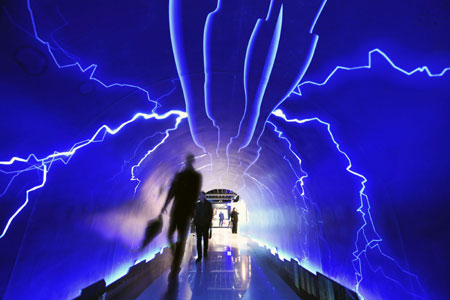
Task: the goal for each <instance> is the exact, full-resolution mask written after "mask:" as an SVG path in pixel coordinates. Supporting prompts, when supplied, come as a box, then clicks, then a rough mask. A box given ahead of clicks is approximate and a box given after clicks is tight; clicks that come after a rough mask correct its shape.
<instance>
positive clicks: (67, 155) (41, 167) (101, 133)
mask: <svg viewBox="0 0 450 300" xmlns="http://www.w3.org/2000/svg"><path fill="white" fill-rule="evenodd" d="M27 7H28V11H29V14H30V18H31V23H32V27H33V33H34V34H33V35H34V38H35V39H36V40H37V41H38V42H40V43H41V44H43V45H44V46H46V48H47V50H48V52H49V54H50V56H51V57H52V59H53V61H54V62H55V64H56V66H57V67H58V68H60V69H64V68H70V67H77V68H78V69H79V70H80V71H81V72H82V73H85V72H87V71H89V70H91V71H90V74H89V79H90V80H92V81H95V82H97V83H99V84H100V85H102V86H103V87H105V88H111V87H115V86H120V87H130V88H134V89H137V90H139V91H141V92H143V93H144V94H145V95H146V98H147V100H148V101H150V102H153V103H155V107H154V109H153V110H152V113H150V114H148V113H137V114H135V115H134V116H133V117H132V118H131V119H130V120H128V121H125V122H123V123H122V124H121V125H119V126H118V127H116V128H115V129H111V128H110V127H109V126H107V125H103V126H101V127H100V128H99V129H98V130H97V131H96V132H95V133H94V135H93V136H92V137H91V138H89V139H87V140H84V141H81V142H78V143H76V144H74V145H73V146H72V148H71V149H70V150H68V151H64V152H58V151H55V152H54V153H53V154H50V155H48V156H46V157H44V158H38V157H37V156H36V155H35V154H30V155H29V156H28V157H26V158H21V157H13V158H11V159H10V160H7V161H0V165H4V166H12V165H13V164H15V163H25V164H31V166H29V167H27V168H24V169H19V170H15V171H13V172H11V171H5V170H0V172H2V173H5V174H14V176H13V177H12V178H11V179H10V181H9V182H8V184H7V186H6V188H5V189H4V191H3V192H2V194H0V197H2V196H3V195H4V194H5V193H6V192H7V190H8V189H9V187H10V186H11V184H12V182H13V181H14V179H16V178H17V177H18V176H19V175H20V174H22V173H24V172H28V171H31V170H38V171H40V172H41V173H42V183H41V184H39V185H36V186H34V187H32V188H30V189H28V190H27V191H26V197H25V202H24V203H23V204H22V205H21V206H20V207H19V208H18V209H17V210H16V211H15V213H14V214H13V215H12V216H11V217H10V218H9V220H8V222H7V223H6V225H5V227H4V229H3V232H2V234H1V235H0V239H1V238H3V237H4V236H5V234H6V232H7V231H8V229H9V227H10V225H11V223H12V221H13V220H14V218H15V217H16V216H17V215H18V214H19V213H20V212H21V211H22V210H23V209H24V208H25V206H26V205H27V204H28V202H29V194H30V193H31V192H33V191H36V190H38V189H40V188H42V187H44V186H45V183H46V181H47V174H48V172H49V171H50V169H51V166H52V164H53V162H55V161H61V162H63V163H64V164H68V163H69V161H70V159H71V158H72V156H73V155H74V154H75V153H76V152H77V151H78V150H79V149H81V148H84V147H86V146H88V145H89V144H91V143H96V142H102V141H103V140H104V138H105V136H106V134H109V135H115V134H116V133H118V132H120V131H121V129H123V128H124V127H125V126H126V125H128V124H130V123H133V122H134V121H136V120H137V119H140V118H143V119H145V120H147V119H155V120H162V119H166V118H168V117H170V116H172V115H177V118H176V122H175V126H174V127H173V128H170V129H168V130H166V132H165V136H164V138H163V139H162V140H161V141H160V142H159V143H158V144H157V145H156V146H154V147H153V148H152V149H151V150H149V151H148V152H147V153H146V155H145V156H144V157H143V158H142V159H141V160H140V161H139V163H138V165H136V166H133V168H132V172H131V175H132V176H131V180H135V181H138V185H137V186H136V189H137V187H138V186H139V182H140V181H139V179H138V178H137V177H136V176H135V174H134V170H135V168H136V167H138V166H140V164H141V163H142V162H143V160H144V159H145V158H147V157H148V156H149V155H150V154H151V153H152V152H153V151H155V150H156V149H157V148H158V147H159V146H160V145H162V144H163V143H164V142H165V141H166V139H167V138H168V137H169V134H170V132H171V131H174V130H176V129H177V128H178V126H179V124H180V122H181V121H182V120H183V119H184V118H187V114H186V112H183V111H180V110H171V111H169V112H166V113H164V114H157V113H155V109H156V108H157V107H158V106H160V104H159V103H158V101H157V100H159V99H161V98H163V97H166V96H167V95H169V94H171V93H172V92H173V91H174V90H175V85H174V87H173V88H172V90H171V91H169V92H168V93H167V94H164V95H162V96H161V97H160V98H159V99H157V100H153V99H151V98H150V93H149V92H148V91H147V90H145V89H144V88H142V87H139V86H137V85H133V84H128V83H112V84H106V83H104V82H102V81H101V80H100V79H98V78H96V77H94V74H95V71H96V70H97V67H98V65H97V64H91V65H89V66H88V67H86V68H83V67H82V66H81V64H80V63H79V62H78V61H77V60H76V56H74V55H72V54H70V53H68V52H67V51H65V50H64V49H63V48H62V47H61V46H60V45H59V44H58V43H56V42H55V41H54V42H55V44H56V45H57V48H54V47H53V46H52V45H51V44H50V43H49V42H47V41H44V40H43V39H41V38H40V37H39V35H38V30H37V26H36V22H35V18H34V13H33V10H32V9H31V2H30V0H27ZM5 11H6V9H5ZM6 13H7V11H6ZM58 14H59V15H60V16H61V18H62V19H63V21H64V24H63V25H61V26H60V27H58V28H57V29H55V30H54V31H53V32H52V33H51V37H52V39H53V36H54V33H55V32H57V31H58V30H60V29H61V28H63V27H64V26H66V25H67V24H68V23H67V20H66V19H65V18H64V17H63V16H62V14H61V12H60V11H59V10H58ZM7 16H8V18H9V19H10V20H11V22H12V23H13V24H14V25H16V26H18V25H17V24H16V23H14V22H13V21H12V18H11V17H10V16H9V14H8V13H7ZM18 27H19V28H20V29H22V30H23V31H25V32H27V31H26V30H25V29H23V28H22V27H20V26H18ZM55 50H60V51H62V52H63V53H64V54H65V55H66V56H67V57H68V58H70V59H72V60H75V62H74V63H70V64H61V63H60V62H59V61H58V60H57V58H56V56H55V54H54V51H55ZM172 83H173V81H172ZM136 189H135V191H136Z"/></svg>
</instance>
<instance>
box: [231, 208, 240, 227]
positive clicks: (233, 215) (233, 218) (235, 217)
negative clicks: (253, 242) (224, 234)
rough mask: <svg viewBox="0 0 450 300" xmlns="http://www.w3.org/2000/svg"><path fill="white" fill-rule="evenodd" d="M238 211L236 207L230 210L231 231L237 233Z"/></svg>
mask: <svg viewBox="0 0 450 300" xmlns="http://www.w3.org/2000/svg"><path fill="white" fill-rule="evenodd" d="M238 216H239V213H238V212H237V210H236V207H233V211H232V212H231V224H232V228H231V232H232V233H237V227H238V220H239V217H238Z"/></svg>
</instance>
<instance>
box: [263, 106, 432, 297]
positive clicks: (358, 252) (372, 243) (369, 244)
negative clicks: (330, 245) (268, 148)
mask: <svg viewBox="0 0 450 300" xmlns="http://www.w3.org/2000/svg"><path fill="white" fill-rule="evenodd" d="M272 114H273V115H274V116H276V117H279V118H281V119H283V120H284V121H285V122H289V123H296V124H305V123H308V122H317V123H319V124H322V125H325V126H326V128H327V130H328V134H329V136H330V138H331V140H332V142H333V143H334V145H335V146H336V149H337V150H338V152H339V153H341V154H342V155H343V156H344V157H345V158H346V160H347V162H348V166H347V167H346V170H347V172H349V173H350V174H352V175H354V176H357V177H358V178H360V179H361V189H360V190H359V194H360V201H361V202H360V204H361V205H360V207H359V208H358V209H357V212H359V213H360V214H361V216H362V219H363V221H364V224H363V225H362V226H361V228H360V229H359V230H358V231H357V233H356V241H355V251H354V252H353V253H352V254H353V256H354V259H353V267H354V269H355V276H356V280H357V283H356V286H355V289H356V291H357V292H359V285H360V283H361V282H362V280H363V274H362V266H361V256H362V255H366V253H367V251H368V250H369V249H371V250H372V249H375V248H376V249H377V250H378V251H379V252H380V254H381V255H382V256H383V257H385V258H386V259H388V260H390V261H392V262H393V263H394V264H395V265H396V266H397V267H398V268H399V269H400V270H401V271H402V272H403V273H404V274H407V275H409V276H412V277H414V278H415V280H416V281H417V283H418V285H419V286H420V288H421V289H422V292H423V293H424V289H423V286H422V285H421V283H420V281H419V278H418V276H417V275H415V274H413V273H411V272H408V271H406V270H404V269H403V268H402V267H401V266H400V264H399V263H398V262H397V261H396V260H395V259H394V258H392V257H390V256H389V255H387V254H385V253H383V251H382V250H381V247H380V243H381V242H382V241H383V239H382V238H381V237H380V235H379V234H378V232H377V231H376V229H375V225H374V223H373V220H372V216H371V214H370V208H371V206H370V203H369V197H368V196H367V194H365V193H364V191H365V189H366V183H367V179H366V177H364V175H362V174H360V173H358V172H355V171H354V170H353V169H352V168H353V165H352V161H351V159H350V157H349V156H348V154H347V153H346V152H344V151H343V150H342V149H341V146H340V144H339V143H338V142H337V141H336V139H335V138H334V135H333V133H332V132H331V124H330V123H327V122H325V121H322V120H321V119H319V118H308V119H302V120H299V119H289V118H288V117H287V116H286V114H285V113H284V112H283V111H282V110H281V109H277V110H275V111H274V112H273V113H272ZM365 204H366V205H367V208H366V212H364V211H363V209H364V208H365ZM366 217H367V218H366ZM368 226H369V227H368ZM367 227H368V228H367ZM366 229H368V230H369V231H371V235H375V237H374V238H372V239H369V238H368V237H367V235H366ZM360 235H362V236H363V240H365V241H366V245H365V247H364V248H363V249H360V247H359V243H360ZM371 268H372V270H374V271H377V270H381V271H382V267H381V266H380V267H378V268H376V269H374V268H373V267H372V266H371ZM383 274H384V273H383ZM385 277H386V278H387V279H390V280H392V281H394V282H395V283H397V284H399V285H400V286H401V287H402V288H403V289H404V290H405V291H406V292H407V293H409V294H411V295H413V296H416V297H419V298H424V297H423V296H421V295H417V294H413V293H411V292H410V291H409V290H408V289H406V288H404V287H403V286H402V285H401V284H400V282H399V281H397V280H395V279H393V278H391V277H388V276H385Z"/></svg>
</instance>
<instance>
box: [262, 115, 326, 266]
mask: <svg viewBox="0 0 450 300" xmlns="http://www.w3.org/2000/svg"><path fill="white" fill-rule="evenodd" d="M267 124H270V125H272V127H273V130H274V132H275V133H276V134H277V135H278V138H279V139H281V140H283V141H285V143H286V144H287V145H288V149H289V152H290V153H291V154H292V155H293V156H294V157H295V159H296V160H297V163H298V166H299V168H300V172H301V173H302V174H303V175H302V176H299V175H298V174H297V171H296V170H295V168H294V166H293V165H292V163H291V161H290V160H289V159H288V158H287V157H286V155H284V156H283V159H284V160H285V161H286V162H287V163H288V165H289V167H290V168H291V170H292V173H293V174H294V175H295V177H296V178H297V181H296V182H295V183H294V186H293V188H292V195H293V196H294V199H295V206H296V208H297V212H298V211H299V207H300V208H301V210H302V215H299V214H298V213H297V216H298V217H299V219H300V220H301V219H303V220H304V222H305V223H306V224H308V221H307V219H306V218H305V216H304V214H305V213H307V212H308V211H309V209H308V205H307V204H306V200H309V202H311V204H312V205H313V206H314V208H316V213H317V215H318V216H317V219H318V223H319V224H322V223H323V220H322V217H321V214H320V210H319V209H318V206H317V204H316V203H314V202H313V201H312V200H311V199H309V198H308V197H307V196H306V194H305V182H304V180H305V179H306V178H308V173H307V172H306V171H305V170H304V169H303V167H302V160H301V158H300V155H298V154H297V153H296V152H295V151H294V150H293V149H292V143H291V142H290V141H289V139H288V138H287V137H286V136H285V135H284V133H283V132H282V131H281V130H279V129H278V127H277V126H276V125H275V124H274V123H272V122H270V121H267ZM298 186H300V189H301V191H298ZM295 191H297V192H298V193H299V194H300V197H301V198H302V200H303V207H301V206H299V204H298V200H297V196H296V195H295V194H296V193H295ZM299 226H300V224H299ZM307 238H308V237H307V236H306V235H305V242H304V243H305V245H307ZM319 238H320V239H321V240H322V241H323V242H324V245H325V246H326V247H327V251H328V255H329V256H330V255H331V251H330V249H329V247H328V243H327V242H326V240H325V238H324V236H323V232H322V228H321V227H319ZM308 259H309V255H308V254H307V253H306V252H305V253H304V257H303V258H302V264H307V261H308Z"/></svg>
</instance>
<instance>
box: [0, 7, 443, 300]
mask: <svg viewBox="0 0 450 300" xmlns="http://www.w3.org/2000/svg"><path fill="white" fill-rule="evenodd" d="M154 2H155V3H147V2H145V1H119V2H117V3H115V4H114V5H111V4H110V3H109V4H107V3H104V2H101V1H77V2H72V3H67V2H62V1H52V2H48V3H47V2H46V3H43V2H39V1H32V0H28V1H5V2H4V3H3V4H2V9H1V17H0V22H1V23H0V25H1V27H0V28H1V29H0V30H1V32H2V33H3V37H2V40H3V41H4V43H3V45H4V46H3V47H2V48H1V49H0V51H1V55H0V60H1V66H2V68H1V69H0V74H1V80H0V84H1V88H0V97H1V99H2V100H1V107H2V109H1V112H2V118H1V120H0V139H1V141H2V143H1V145H2V146H1V147H0V203H2V206H1V208H2V209H1V210H0V249H2V250H1V254H2V255H1V264H0V265H1V266H2V268H1V272H0V296H2V297H3V298H5V299H28V298H31V297H32V298H33V299H62V298H70V297H74V296H76V295H77V294H78V292H79V290H80V289H81V288H83V287H85V286H87V285H89V284H91V283H93V282H95V281H97V280H99V279H101V278H106V279H107V281H112V280H114V279H116V278H117V277H119V276H121V275H122V274H123V273H124V272H126V270H127V268H128V267H129V266H131V265H133V264H134V263H135V262H136V261H140V260H142V259H150V258H151V257H152V256H153V255H154V253H156V252H157V251H159V249H161V247H163V246H164V245H165V243H166V242H167V241H166V239H165V236H164V235H161V236H160V237H158V238H157V239H156V240H155V241H153V242H152V243H151V245H150V246H149V248H148V251H147V252H146V253H137V252H136V251H135V249H136V248H137V247H138V245H139V243H140V239H141V237H142V234H143V230H144V227H145V224H146V222H147V220H148V219H150V218H152V217H153V216H154V215H156V214H157V213H158V212H159V210H160V208H161V206H162V204H163V203H162V201H163V199H164V197H165V193H166V192H167V186H168V184H169V182H170V179H171V177H172V176H173V174H174V172H176V171H177V170H179V169H180V168H182V162H183V158H184V156H185V154H186V153H187V152H193V153H194V154H195V155H196V156H197V161H196V167H197V168H198V169H199V170H200V171H201V172H202V173H203V176H204V187H203V189H204V190H206V191H207V190H211V189H215V188H227V189H231V190H233V191H235V192H237V193H239V195H240V199H242V201H245V203H246V206H247V208H248V211H249V220H250V222H249V223H248V224H247V225H246V226H245V227H244V228H243V229H242V230H243V233H244V232H245V233H246V234H248V235H250V236H252V237H253V238H254V239H255V240H257V241H258V242H260V243H263V244H265V245H266V246H268V247H270V248H272V249H276V251H277V252H278V253H279V254H280V256H282V257H293V258H295V259H297V260H298V261H299V262H300V263H301V264H302V265H303V266H305V267H307V268H308V269H310V270H312V271H320V272H323V273H324V274H326V275H327V276H330V277H331V278H334V279H335V280H337V281H339V282H340V283H342V284H344V285H346V286H348V287H350V288H353V289H355V290H357V291H358V292H359V294H360V295H361V297H364V298H365V299H445V298H446V296H447V295H448V294H449V293H450V290H449V287H448V285H447V283H446V278H447V277H448V276H447V270H448V269H450V265H449V263H448V259H447V257H446V256H447V253H449V252H450V247H449V245H450V240H449V237H450V234H449V230H448V228H449V226H448V220H447V215H448V213H447V212H448V209H449V208H450V207H449V204H448V201H447V200H448V199H449V198H450V194H449V192H448V189H447V188H446V185H447V182H448V179H449V172H450V171H449V170H450V165H449V159H448V153H450V149H449V148H450V143H449V142H448V130H449V129H450V124H449V121H448V120H449V118H448V115H449V112H450V109H449V108H450V106H449V103H450V102H449V100H450V99H449V95H450V93H449V92H450V90H449V89H450V88H449V87H450V85H449V73H450V71H449V70H450V68H449V66H450V56H449V53H450V42H449V41H448V39H445V37H446V36H447V35H448V34H447V28H449V25H450V24H449V22H450V19H449V17H448V11H449V9H448V8H449V7H448V4H447V3H446V2H445V1H432V2H425V1H417V0H415V1H413V2H414V3H409V4H408V5H407V6H406V5H403V4H402V3H395V4H393V3H391V2H387V1H378V2H377V3H360V2H358V1H350V2H346V3H337V2H333V1H331V2H330V1H319V0H316V1H296V2H292V1H281V0H280V1H279V0H266V1H260V0H258V1H257V0H249V1H223V0H215V1H212V0H210V1H204V2H203V3H202V5H199V6H192V5H190V4H189V3H188V1H185V0H171V1H169V3H157V2H158V1H154ZM166 221H167V220H166ZM165 223H167V222H165ZM274 251H275V250H274Z"/></svg>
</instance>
